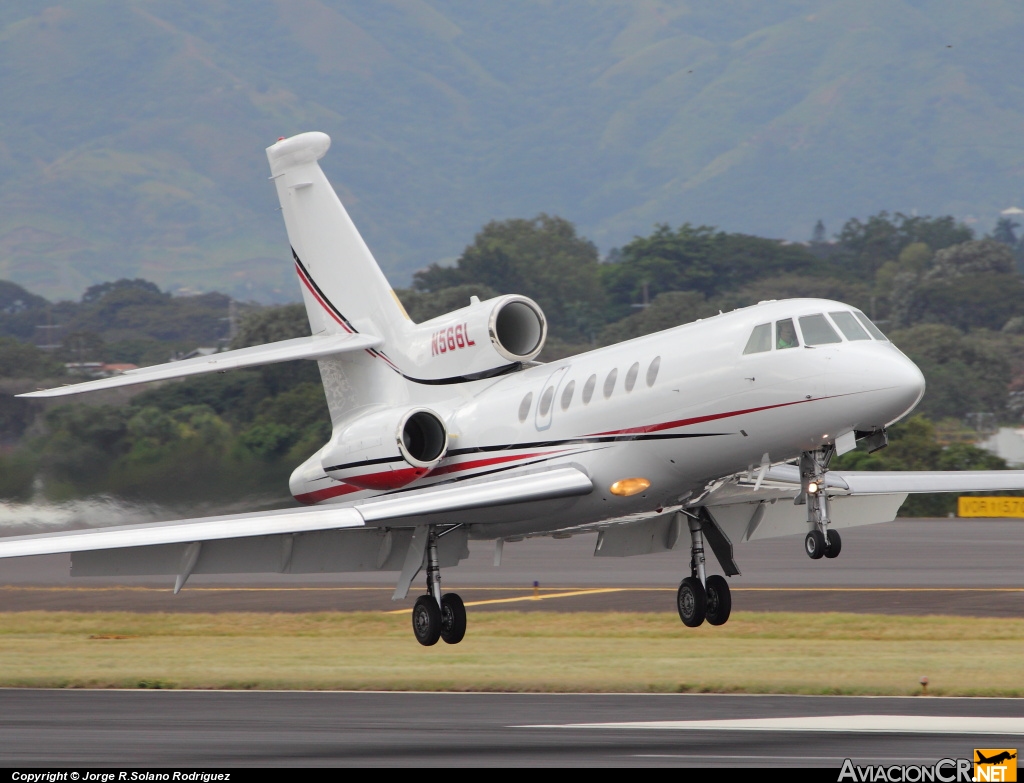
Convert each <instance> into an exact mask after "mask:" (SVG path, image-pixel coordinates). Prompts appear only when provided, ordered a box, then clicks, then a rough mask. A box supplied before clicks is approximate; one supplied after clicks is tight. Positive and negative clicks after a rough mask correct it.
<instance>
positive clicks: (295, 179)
mask: <svg viewBox="0 0 1024 783" xmlns="http://www.w3.org/2000/svg"><path fill="white" fill-rule="evenodd" d="M330 146H331V139H330V137H329V136H328V135H327V134H326V133H301V134H299V135H298V136H292V137H291V138H290V139H281V140H280V141H278V142H277V143H276V144H274V145H273V146H271V147H268V148H267V159H268V160H269V161H270V171H271V174H272V179H273V180H274V184H275V185H276V186H277V197H278V198H279V199H280V201H281V210H282V212H283V213H284V223H285V228H286V229H287V231H288V240H289V242H290V243H291V246H292V253H293V255H294V259H295V268H296V272H297V273H298V275H299V281H300V284H301V286H302V296H303V300H304V301H305V304H306V312H307V313H308V315H309V323H310V326H311V327H312V330H313V333H314V334H318V333H321V332H326V333H328V334H330V333H336V332H346V331H354V332H361V333H366V334H373V335H377V336H380V337H383V338H384V340H385V345H387V343H389V342H390V343H392V344H394V343H395V340H394V338H395V337H396V336H397V335H398V334H399V332H400V330H401V329H402V328H403V326H404V324H405V323H406V322H407V320H408V316H407V315H406V314H405V310H404V309H403V308H402V305H401V304H400V303H399V301H398V299H397V297H396V296H395V293H394V291H393V290H392V289H391V286H390V285H388V281H387V279H386V278H385V277H384V274H383V273H382V272H381V271H380V267H378V266H377V262H376V261H375V260H374V258H373V255H372V254H371V253H370V249H369V248H368V247H367V246H366V243H365V242H363V238H362V237H361V236H360V235H359V232H358V231H357V230H356V227H355V224H353V223H352V219H351V218H350V217H349V216H348V212H346V211H345V207H343V206H342V204H341V201H340V200H339V199H338V196H337V194H335V192H334V189H333V188H332V187H331V185H330V183H329V182H328V181H327V177H325V176H324V173H323V171H322V170H321V169H320V164H319V163H318V162H317V161H319V160H320V158H322V157H323V156H324V155H325V154H326V153H327V150H328V148H329V147H330Z"/></svg>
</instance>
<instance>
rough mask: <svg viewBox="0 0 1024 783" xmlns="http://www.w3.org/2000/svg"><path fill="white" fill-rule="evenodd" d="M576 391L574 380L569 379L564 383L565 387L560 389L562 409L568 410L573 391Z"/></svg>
mask: <svg viewBox="0 0 1024 783" xmlns="http://www.w3.org/2000/svg"><path fill="white" fill-rule="evenodd" d="M574 391H576V381H569V382H568V383H567V384H565V388H564V389H562V410H563V411H564V410H568V409H569V404H570V403H571V402H572V395H573V392H574Z"/></svg>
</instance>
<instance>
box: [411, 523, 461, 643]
mask: <svg viewBox="0 0 1024 783" xmlns="http://www.w3.org/2000/svg"><path fill="white" fill-rule="evenodd" d="M441 535H444V533H442V534H441ZM438 538H440V536H439V535H438V534H437V533H436V532H435V530H434V529H433V528H430V531H429V533H428V537H427V551H426V560H427V593H426V595H421V596H420V597H419V598H417V599H416V604H415V605H414V606H413V608H412V632H413V633H414V634H415V635H416V641H418V642H419V643H420V644H422V645H423V646H424V647H430V646H431V645H434V644H437V640H438V639H441V640H443V641H444V642H446V643H447V644H458V643H459V642H461V641H462V638H463V637H464V636H465V635H466V606H465V604H464V603H463V602H462V598H460V597H459V595H458V593H445V594H444V595H442V594H441V568H440V567H439V566H438V558H437V539H438Z"/></svg>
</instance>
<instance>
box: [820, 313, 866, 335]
mask: <svg viewBox="0 0 1024 783" xmlns="http://www.w3.org/2000/svg"><path fill="white" fill-rule="evenodd" d="M829 315H830V316H832V320H833V321H835V323H836V326H838V327H839V331H841V332H842V333H843V336H844V337H845V338H846V339H847V340H849V341H851V342H853V341H854V340H870V339H871V337H870V336H869V335H868V333H867V332H866V331H864V327H863V326H861V325H860V323H858V321H857V319H856V318H854V316H853V313H851V312H850V311H849V310H840V311H839V312H838V313H829Z"/></svg>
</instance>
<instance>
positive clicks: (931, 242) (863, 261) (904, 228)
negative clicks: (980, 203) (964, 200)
mask: <svg viewBox="0 0 1024 783" xmlns="http://www.w3.org/2000/svg"><path fill="white" fill-rule="evenodd" d="M973 238H974V232H973V231H971V229H970V228H968V227H967V226H965V225H964V224H963V223H957V222H956V219H955V218H953V217H952V216H950V215H947V216H945V217H939V218H932V217H917V216H914V217H911V216H908V215H904V214H903V213H901V212H897V213H895V214H894V215H892V216H891V217H890V215H889V213H888V212H885V211H883V212H879V213H878V214H877V215H872V216H871V217H869V218H868V219H867V221H864V222H862V221H860V220H858V219H857V218H851V219H850V220H848V221H846V223H845V224H844V225H843V229H842V231H841V232H840V233H839V242H840V244H841V245H842V246H843V248H844V249H845V250H847V251H849V253H850V254H851V260H850V265H851V271H853V272H855V273H857V274H859V275H862V276H865V277H870V278H874V276H875V273H876V272H877V271H878V269H879V268H880V267H881V266H882V265H883V264H884V263H885V262H886V261H892V260H894V259H896V258H898V257H899V255H900V252H901V251H902V250H903V249H904V248H905V247H906V246H907V245H910V244H913V243H915V242H922V243H924V244H926V245H927V246H928V247H930V248H931V249H932V250H940V249H942V248H946V247H950V246H951V245H956V244H960V243H962V242H967V241H969V240H971V239H973Z"/></svg>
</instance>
